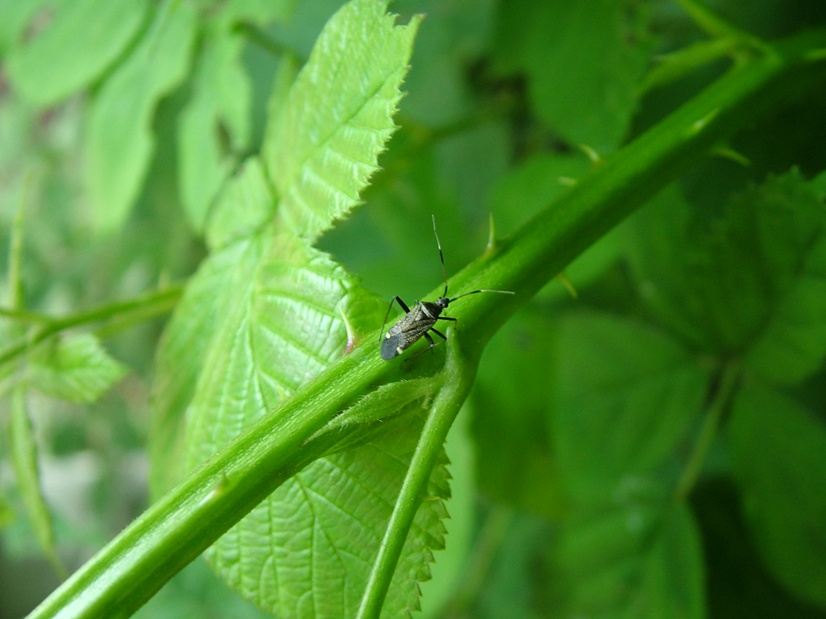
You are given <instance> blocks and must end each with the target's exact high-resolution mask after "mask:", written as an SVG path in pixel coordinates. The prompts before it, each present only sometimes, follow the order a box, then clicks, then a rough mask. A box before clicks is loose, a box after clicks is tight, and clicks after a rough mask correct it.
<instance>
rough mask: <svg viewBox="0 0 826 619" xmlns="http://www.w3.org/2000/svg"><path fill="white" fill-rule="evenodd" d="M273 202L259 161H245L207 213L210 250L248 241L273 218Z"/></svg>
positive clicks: (253, 159)
mask: <svg viewBox="0 0 826 619" xmlns="http://www.w3.org/2000/svg"><path fill="white" fill-rule="evenodd" d="M274 210H275V201H274V200H273V196H272V188H271V187H270V185H269V184H268V183H267V179H266V177H265V175H264V168H263V166H262V165H261V160H260V159H258V158H257V157H254V158H251V159H247V160H246V161H245V162H244V164H243V165H242V167H241V169H240V170H239V172H238V174H237V175H236V176H235V177H234V178H233V179H231V180H230V181H229V183H228V184H227V186H226V187H225V189H224V191H223V193H222V195H221V199H220V200H219V201H218V203H217V204H216V205H215V208H214V209H212V211H211V212H210V217H209V220H208V224H207V242H208V243H209V246H210V248H211V249H221V248H222V247H224V246H225V245H228V244H229V243H231V242H233V241H236V240H241V239H244V238H248V237H249V236H250V235H252V234H254V233H255V231H256V230H258V229H259V228H261V227H262V226H263V225H265V224H266V223H267V221H269V220H270V219H271V218H272V215H273V212H274Z"/></svg>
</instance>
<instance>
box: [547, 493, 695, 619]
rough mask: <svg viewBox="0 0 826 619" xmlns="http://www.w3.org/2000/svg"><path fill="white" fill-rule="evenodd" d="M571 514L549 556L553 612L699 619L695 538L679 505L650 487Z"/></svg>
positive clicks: (689, 519) (691, 521)
mask: <svg viewBox="0 0 826 619" xmlns="http://www.w3.org/2000/svg"><path fill="white" fill-rule="evenodd" d="M636 493H637V496H623V498H622V504H620V505H617V504H616V502H615V501H613V500H611V499H610V498H609V497H606V499H605V503H604V504H602V505H600V506H591V507H590V508H588V509H586V510H584V511H576V512H573V513H572V514H571V516H570V517H569V518H568V519H567V520H566V521H565V522H564V526H563V528H562V531H561V536H560V539H559V540H558V542H557V546H556V547H555V548H554V550H553V554H552V557H553V559H554V562H555V565H556V571H555V573H552V578H553V579H554V580H555V582H554V583H552V585H551V586H552V587H555V588H557V589H558V590H559V592H558V594H557V595H558V599H557V604H558V606H556V608H557V609H560V608H561V609H562V611H563V614H565V615H567V616H598V617H629V618H631V617H645V618H651V619H658V618H659V617H693V618H697V619H701V618H702V617H704V616H705V613H704V608H705V601H704V597H705V596H704V592H703V585H704V574H703V564H702V552H701V544H700V535H699V531H698V530H697V525H696V524H695V522H694V518H693V517H692V515H691V513H690V511H689V510H688V508H687V507H686V506H683V505H680V506H674V505H671V504H669V502H668V500H667V498H666V497H663V496H658V491H657V490H656V489H655V487H653V486H652V487H651V488H648V489H644V490H642V491H641V490H640V488H637V489H636Z"/></svg>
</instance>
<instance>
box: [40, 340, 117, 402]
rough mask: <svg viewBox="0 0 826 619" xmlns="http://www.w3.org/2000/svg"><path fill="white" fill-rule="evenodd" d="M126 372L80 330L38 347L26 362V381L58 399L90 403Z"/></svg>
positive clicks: (96, 341) (98, 344) (97, 343)
mask: <svg viewBox="0 0 826 619" xmlns="http://www.w3.org/2000/svg"><path fill="white" fill-rule="evenodd" d="M126 372H127V369H126V367H124V366H123V365H121V364H120V363H118V362H117V361H115V360H114V359H112V357H110V356H109V354H108V353H107V352H106V351H105V350H104V349H103V347H102V346H101V345H100V343H99V342H98V340H97V338H95V336H93V335H91V334H89V333H84V334H79V335H74V336H71V337H63V338H60V339H53V340H50V341H48V342H46V343H45V344H43V345H41V346H39V347H38V348H37V350H36V352H35V353H34V354H33V355H32V357H31V360H30V363H29V368H28V382H29V386H30V387H31V388H32V389H37V390H38V391H41V392H42V393H45V394H47V395H50V396H52V397H55V398H59V399H61V400H68V401H70V402H94V401H95V400H97V399H98V398H99V397H100V396H101V395H103V393H104V392H105V391H106V390H108V389H109V388H110V387H111V386H112V385H113V384H115V383H116V382H117V381H119V380H120V379H121V378H122V377H123V375H124V374H126Z"/></svg>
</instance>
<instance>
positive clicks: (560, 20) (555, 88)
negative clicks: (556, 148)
mask: <svg viewBox="0 0 826 619" xmlns="http://www.w3.org/2000/svg"><path fill="white" fill-rule="evenodd" d="M501 7H502V9H501V11H502V16H501V22H502V24H503V26H502V30H501V31H500V32H499V33H498V40H497V46H498V48H499V51H500V52H501V55H502V56H503V58H504V59H505V62H504V66H503V68H505V69H506V70H514V69H515V70H518V71H524V72H525V73H526V74H527V76H528V79H529V83H528V91H529V95H530V101H531V105H532V106H533V108H534V110H535V111H536V114H537V115H538V116H539V117H540V118H541V119H542V120H544V121H545V122H547V123H548V124H550V125H551V126H552V127H553V128H554V130H556V131H557V132H559V133H560V134H561V135H562V136H564V137H565V138H566V139H567V140H569V141H570V142H572V143H574V144H587V145H588V146H591V147H592V148H594V149H596V150H598V151H600V152H606V151H610V150H614V149H616V148H617V146H618V145H619V144H620V142H621V141H622V139H623V138H624V137H625V134H626V132H627V130H628V128H629V127H630V124H631V119H632V115H633V113H634V111H635V108H636V104H637V87H638V83H639V81H640V79H641V77H642V74H643V70H644V69H645V65H646V62H647V60H648V53H647V50H646V46H645V45H639V44H637V45H630V44H629V39H630V38H634V37H639V36H641V33H640V32H636V31H637V30H641V29H640V28H638V27H637V26H636V25H635V24H633V23H632V21H633V20H634V19H639V18H638V17H637V16H636V15H634V12H635V7H634V6H633V4H632V3H629V2H614V1H612V0H599V1H598V2H594V1H593V0H575V1H569V2H532V1H530V0H518V1H516V2H508V3H506V4H502V5H501ZM643 36H644V35H643Z"/></svg>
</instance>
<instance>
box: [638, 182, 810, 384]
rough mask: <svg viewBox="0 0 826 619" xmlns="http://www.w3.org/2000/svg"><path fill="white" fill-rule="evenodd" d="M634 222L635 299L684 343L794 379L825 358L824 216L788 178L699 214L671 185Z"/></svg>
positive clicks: (775, 377)
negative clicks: (638, 293)
mask: <svg viewBox="0 0 826 619" xmlns="http://www.w3.org/2000/svg"><path fill="white" fill-rule="evenodd" d="M641 215H642V216H641V217H640V218H639V219H638V222H637V226H638V230H639V232H640V235H639V243H638V252H639V253H638V255H637V264H638V269H639V273H640V275H639V277H640V279H641V280H642V282H643V293H644V295H645V299H646V301H647V302H648V304H649V305H650V307H651V308H652V309H654V311H656V312H657V314H658V316H659V317H660V318H661V320H663V321H664V322H665V323H666V324H667V325H669V326H670V327H671V328H672V329H673V330H674V331H675V332H677V333H678V334H679V335H680V336H681V337H682V338H684V339H685V340H686V341H687V342H688V343H689V344H690V345H692V346H696V347H699V348H702V349H705V350H708V351H712V352H715V353H717V354H723V355H744V356H745V361H746V364H747V366H749V367H751V368H753V369H754V370H755V371H757V372H759V373H761V374H763V375H764V376H765V377H766V378H768V379H770V380H772V381H776V382H781V383H789V382H795V381H799V380H800V379H802V378H804V377H805V376H807V375H808V374H810V373H811V372H812V371H814V370H815V369H816V368H817V367H819V365H820V363H821V362H822V359H823V357H824V355H826V318H824V314H823V312H821V311H819V308H820V307H822V306H823V304H824V303H826V279H824V273H826V241H824V240H823V237H824V235H823V230H824V223H826V209H824V207H823V204H822V201H821V200H820V198H819V197H818V196H817V194H816V193H815V191H814V189H813V188H812V187H811V186H810V185H809V184H807V183H805V182H804V181H803V180H802V179H801V178H800V175H799V174H798V173H797V172H790V173H788V174H786V175H784V176H780V177H776V178H770V179H769V180H767V181H766V182H765V183H764V184H763V185H761V186H760V187H753V188H751V189H749V190H747V191H745V192H744V193H742V194H740V195H738V196H736V197H735V198H733V199H732V200H731V202H730V203H729V204H728V205H727V207H726V209H725V211H724V212H723V214H722V215H720V216H718V215H714V216H711V217H709V216H703V215H701V214H699V213H697V211H696V210H695V211H694V212H693V213H690V212H689V207H688V205H687V204H686V203H685V200H684V198H682V197H681V196H680V195H679V194H678V192H677V191H676V190H675V189H674V188H672V189H670V190H668V191H666V192H665V193H664V194H663V195H661V196H660V197H659V198H658V199H657V201H656V204H655V205H652V206H651V207H649V208H648V209H646V211H645V212H643V213H642V214H641Z"/></svg>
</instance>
